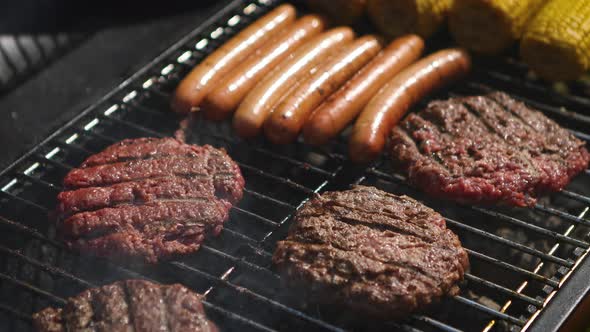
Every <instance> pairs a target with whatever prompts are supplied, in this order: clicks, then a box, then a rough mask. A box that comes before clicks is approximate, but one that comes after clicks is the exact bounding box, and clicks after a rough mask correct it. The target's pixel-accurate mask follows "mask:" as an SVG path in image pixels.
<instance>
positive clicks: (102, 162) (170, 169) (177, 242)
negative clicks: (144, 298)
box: [57, 138, 244, 263]
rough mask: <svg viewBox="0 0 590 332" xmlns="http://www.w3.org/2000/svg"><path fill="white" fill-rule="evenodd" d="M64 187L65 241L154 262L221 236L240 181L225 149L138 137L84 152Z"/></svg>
mask: <svg viewBox="0 0 590 332" xmlns="http://www.w3.org/2000/svg"><path fill="white" fill-rule="evenodd" d="M64 186H65V187H66V189H67V191H64V192H62V193H60V194H59V196H58V200H59V206H58V209H57V210H58V213H59V215H60V221H59V229H60V231H61V234H62V236H63V238H64V239H65V241H66V243H67V244H68V245H69V246H70V247H72V248H75V249H79V250H81V251H86V252H90V253H93V254H96V255H98V256H117V257H119V256H127V257H141V258H143V259H145V260H146V261H148V262H152V263H153V262H156V261H157V260H158V259H159V258H166V257H169V256H172V255H176V254H186V253H191V252H194V251H196V250H198V249H199V246H200V244H201V242H203V240H204V238H205V236H206V235H208V234H211V235H217V234H219V232H220V231H221V229H222V228H223V223H224V222H225V221H226V220H227V219H228V213H229V209H230V208H231V207H232V205H233V204H235V203H237V202H238V201H239V200H240V199H241V198H242V190H243V188H244V179H243V178H242V175H241V173H240V169H239V167H238V166H237V164H236V163H235V162H234V161H233V160H232V159H231V158H230V157H229V156H228V155H227V154H226V153H225V151H223V150H218V149H215V148H213V147H211V146H208V145H205V146H195V145H188V144H184V143H181V142H180V141H177V140H175V139H173V138H162V139H157V138H140V139H128V140H124V141H122V142H119V143H117V144H114V145H112V146H110V147H108V148H106V149H105V150H104V151H102V152H100V153H98V154H96V155H93V156H91V157H89V158H88V159H87V160H86V161H84V163H83V164H82V165H81V167H80V168H77V169H73V170H72V171H70V172H69V173H68V175H67V176H66V177H65V179H64Z"/></svg>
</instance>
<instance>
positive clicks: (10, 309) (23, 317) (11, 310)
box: [0, 303, 32, 322]
mask: <svg viewBox="0 0 590 332" xmlns="http://www.w3.org/2000/svg"><path fill="white" fill-rule="evenodd" d="M0 310H4V311H6V312H8V313H9V314H10V315H12V316H14V317H16V318H18V319H20V320H22V321H26V322H30V321H31V320H32V317H31V315H25V314H24V313H22V312H20V311H16V310H14V308H13V307H12V306H8V305H6V304H4V303H0Z"/></svg>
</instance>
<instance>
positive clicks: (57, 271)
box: [0, 246, 274, 331]
mask: <svg viewBox="0 0 590 332" xmlns="http://www.w3.org/2000/svg"><path fill="white" fill-rule="evenodd" d="M210 250H214V249H210ZM0 251H4V252H7V253H9V254H11V255H13V256H16V257H17V258H19V259H21V260H24V261H26V262H27V263H29V264H31V265H34V266H36V267H37V268H39V269H41V270H44V271H46V272H49V273H51V274H54V275H59V276H61V277H65V278H67V279H70V280H73V281H75V282H77V283H79V284H81V285H83V286H85V287H87V288H91V287H96V285H94V284H92V283H90V282H88V281H85V280H82V279H80V278H78V277H76V276H74V275H72V274H70V273H68V272H66V271H63V270H61V269H58V268H55V267H52V266H49V265H47V264H44V263H41V262H39V261H37V260H34V259H32V258H30V257H28V256H24V255H22V254H20V253H18V252H16V251H14V250H11V249H8V248H4V247H3V246H0ZM120 269H122V271H126V272H132V271H129V270H127V269H124V268H120ZM132 273H133V274H134V275H136V273H135V272H132ZM140 276H141V278H142V279H145V280H149V281H152V282H157V281H155V280H153V279H151V278H148V277H145V276H143V275H140ZM5 277H7V278H12V277H10V276H5V275H3V274H2V273H0V279H6V278H5ZM10 281H11V282H15V283H17V284H18V285H19V286H21V287H25V288H27V289H29V290H32V291H34V292H36V293H41V294H43V295H45V296H48V297H49V298H51V299H52V300H54V302H58V303H61V304H65V301H66V300H65V299H63V298H61V297H58V296H55V295H53V294H51V293H49V292H46V291H44V290H41V289H39V288H37V287H34V286H32V285H28V284H26V283H24V282H20V281H18V280H17V279H15V278H12V279H11V280H10ZM203 304H205V305H206V306H207V307H211V308H212V309H214V310H215V311H218V312H221V313H223V314H224V315H225V316H230V317H231V318H232V319H238V320H241V321H243V322H246V323H248V324H249V325H253V326H255V327H257V328H258V329H260V330H264V331H274V330H271V329H269V328H267V327H265V326H262V325H260V324H258V323H256V322H253V321H251V320H248V319H245V318H243V317H241V316H239V315H237V314H234V313H232V312H229V311H227V310H224V309H221V308H219V307H217V306H215V305H213V304H210V303H206V301H203ZM14 313H16V314H19V313H17V312H14ZM22 315H24V314H22ZM27 317H30V316H27Z"/></svg>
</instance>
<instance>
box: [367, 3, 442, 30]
mask: <svg viewBox="0 0 590 332" xmlns="http://www.w3.org/2000/svg"><path fill="white" fill-rule="evenodd" d="M451 1H452V0H369V2H368V4H367V11H368V14H369V18H370V19H371V21H372V22H373V23H374V24H375V26H376V27H377V28H378V29H379V30H380V31H381V33H383V34H384V35H386V36H388V37H391V38H394V37H399V36H401V35H405V34H408V33H415V34H418V35H420V36H422V37H424V38H426V37H429V36H430V35H432V34H433V33H434V32H435V31H436V30H437V29H438V28H439V27H440V25H441V24H442V23H443V22H444V20H445V19H446V17H447V13H448V10H449V7H450V6H451Z"/></svg>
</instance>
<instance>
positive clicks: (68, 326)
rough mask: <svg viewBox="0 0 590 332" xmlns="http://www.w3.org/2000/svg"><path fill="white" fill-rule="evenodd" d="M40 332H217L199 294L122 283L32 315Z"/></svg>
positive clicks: (177, 288) (139, 282) (148, 284)
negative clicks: (208, 317) (62, 306)
mask: <svg viewBox="0 0 590 332" xmlns="http://www.w3.org/2000/svg"><path fill="white" fill-rule="evenodd" d="M33 325H34V326H35V328H36V330H37V331H39V332H88V331H101V332H102V331H104V332H107V331H108V332H134V331H161V332H217V331H218V329H217V327H216V326H215V324H213V323H212V322H211V321H209V320H208V319H207V317H206V316H205V311H204V310H203V304H202V303H201V296H200V295H199V294H197V293H194V292H192V291H191V290H189V289H187V288H186V287H184V286H182V285H179V284H175V285H158V284H155V283H152V282H149V281H145V280H125V281H118V282H115V283H113V284H110V285H106V286H102V287H97V288H91V289H88V290H86V291H84V292H82V293H80V294H78V295H76V296H73V297H70V298H69V299H68V301H67V303H66V305H65V307H64V308H46V309H43V310H42V311H40V312H38V313H36V314H34V315H33Z"/></svg>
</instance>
